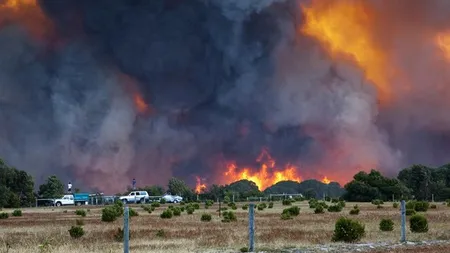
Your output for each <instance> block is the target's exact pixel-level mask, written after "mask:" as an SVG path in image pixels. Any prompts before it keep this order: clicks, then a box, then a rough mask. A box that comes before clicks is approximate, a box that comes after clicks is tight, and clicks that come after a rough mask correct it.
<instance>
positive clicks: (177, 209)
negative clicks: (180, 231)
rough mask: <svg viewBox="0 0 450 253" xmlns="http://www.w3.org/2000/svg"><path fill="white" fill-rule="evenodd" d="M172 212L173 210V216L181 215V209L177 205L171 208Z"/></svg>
mask: <svg viewBox="0 0 450 253" xmlns="http://www.w3.org/2000/svg"><path fill="white" fill-rule="evenodd" d="M172 212H173V215H174V216H180V215H181V209H180V208H179V207H175V208H173V210H172Z"/></svg>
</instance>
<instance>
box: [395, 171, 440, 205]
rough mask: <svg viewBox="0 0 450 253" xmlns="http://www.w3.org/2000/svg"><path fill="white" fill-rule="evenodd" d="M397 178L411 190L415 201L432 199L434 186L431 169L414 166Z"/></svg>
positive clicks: (401, 172)
mask: <svg viewBox="0 0 450 253" xmlns="http://www.w3.org/2000/svg"><path fill="white" fill-rule="evenodd" d="M397 178H398V179H399V180H400V181H401V182H403V183H404V184H405V185H406V186H407V187H408V188H410V189H411V191H412V194H413V196H414V198H415V199H418V200H430V199H431V188H432V185H433V183H432V169H431V168H428V167H426V166H424V165H413V166H411V167H410V168H406V169H403V170H402V171H400V173H399V174H398V177H397Z"/></svg>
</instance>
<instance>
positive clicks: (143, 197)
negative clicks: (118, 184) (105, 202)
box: [119, 191, 150, 204]
mask: <svg viewBox="0 0 450 253" xmlns="http://www.w3.org/2000/svg"><path fill="white" fill-rule="evenodd" d="M119 199H120V201H122V202H123V203H124V204H127V203H145V202H148V200H149V199H150V196H149V195H148V192H146V191H132V192H130V194H128V195H127V196H122V197H120V198H119Z"/></svg>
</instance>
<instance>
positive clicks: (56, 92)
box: [0, 0, 449, 192]
mask: <svg viewBox="0 0 450 253" xmlns="http://www.w3.org/2000/svg"><path fill="white" fill-rule="evenodd" d="M300 2H301V1H294V0H285V1H282V0H261V1H260V0H233V1H232V0H230V1H220V0H211V1H207V0H190V1H186V0H165V1H163V0H152V1H145V0H135V1H118V0H117V1H109V0H97V1H89V0H70V1H69V0H68V1H50V0H48V1H46V0H41V1H40V7H41V8H42V10H43V11H44V12H45V14H46V16H47V17H48V18H49V19H50V20H51V22H52V24H53V25H54V27H55V33H56V36H55V37H56V41H57V43H55V41H53V40H52V41H50V40H44V42H42V41H39V40H36V39H35V38H33V36H31V35H30V34H29V33H28V32H27V30H26V29H24V27H23V24H21V23H14V22H11V23H7V24H6V25H3V26H1V27H0V50H1V54H0V118H1V125H0V143H1V145H0V157H2V158H4V159H5V160H7V161H8V163H9V164H13V165H15V166H16V167H18V168H20V169H24V170H26V171H29V172H31V173H32V174H33V175H34V176H35V177H36V178H37V179H38V182H42V180H44V179H45V178H46V177H47V176H49V175H51V174H56V175H58V176H60V177H61V178H62V179H63V180H72V181H75V185H77V186H82V187H89V188H98V189H100V190H104V191H108V192H117V191H122V190H123V189H124V188H125V187H126V186H127V185H129V184H130V182H131V179H132V178H136V179H137V181H138V184H139V185H147V184H162V185H164V184H165V182H167V179H168V178H170V177H171V176H177V177H181V178H183V179H185V180H187V181H188V182H190V183H191V184H193V182H194V180H195V177H194V176H195V175H199V176H201V177H203V178H206V179H207V182H208V184H211V183H214V182H219V181H220V180H219V179H220V177H221V175H222V173H223V171H224V168H223V167H221V166H220V164H221V162H223V161H224V160H235V161H237V162H238V164H245V165H250V166H252V165H255V164H254V161H255V158H256V157H257V155H258V154H259V152H260V151H261V148H262V147H267V148H268V149H269V150H270V152H271V154H272V155H273V156H274V157H275V158H276V159H277V164H280V165H283V164H285V163H294V164H296V165H298V166H299V174H300V175H302V177H304V178H309V177H314V178H320V177H322V176H323V175H327V176H328V177H330V178H331V179H338V180H340V181H341V182H345V181H346V180H348V179H350V178H351V176H352V175H353V174H354V173H355V172H356V171H358V170H360V169H369V168H372V167H376V168H379V169H381V170H383V171H385V172H390V173H391V174H395V172H396V171H398V170H399V169H400V168H401V166H406V165H409V163H410V162H423V163H427V164H432V165H437V164H439V163H443V162H444V161H445V156H446V151H448V150H449V146H448V144H447V143H448V142H445V141H443V138H442V137H443V136H444V139H445V138H447V139H448V137H449V136H448V135H445V133H446V131H447V130H448V127H447V126H448V122H447V121H446V120H445V117H444V115H445V111H444V110H443V108H442V107H439V108H440V109H439V110H437V111H436V110H435V109H436V107H437V106H441V105H442V103H441V102H438V103H437V104H435V105H433V104H430V103H429V102H430V101H433V99H436V98H439V99H443V97H444V96H445V95H444V94H445V93H444V94H443V93H442V92H438V91H436V90H430V89H422V88H420V89H419V87H424V86H423V85H422V83H421V84H420V85H419V84H418V85H417V88H416V91H417V92H415V93H414V95H416V96H419V95H420V94H421V92H426V93H427V96H428V98H427V99H425V100H423V102H424V105H423V106H420V107H419V106H418V105H415V107H416V110H414V111H412V112H410V111H409V109H410V108H411V106H412V105H411V104H408V103H406V102H404V101H407V100H408V99H409V98H410V96H409V95H408V96H406V98H405V99H402V100H401V102H398V104H395V105H393V106H392V107H390V108H388V109H384V110H381V111H380V110H379V109H378V106H377V96H376V90H375V89H374V88H373V86H372V85H370V84H369V83H367V81H365V78H364V73H363V72H362V71H361V70H360V69H358V68H356V67H355V66H354V64H352V63H350V62H342V61H339V62H337V61H333V60H331V59H330V58H329V57H328V56H327V55H326V53H325V52H324V51H323V50H322V49H321V46H320V45H319V44H318V43H317V42H316V41H314V40H313V39H311V38H307V37H305V36H304V35H302V34H300V33H299V32H298V27H299V26H300V25H301V23H302V22H303V21H302V16H301V12H300V7H299V4H300ZM431 2H433V3H431ZM437 3H438V1H436V2H434V1H430V3H428V4H427V6H428V7H429V8H428V9H429V10H430V12H432V10H434V9H433V8H432V7H434V8H437V6H438V5H437ZM386 6H388V7H386V11H387V12H390V11H392V12H393V10H395V8H397V7H396V6H394V4H392V5H386ZM423 6H424V4H421V3H419V2H417V1H415V3H414V4H411V8H413V7H414V9H415V8H419V7H423ZM430 6H431V7H430ZM441 8H442V7H441ZM388 17H390V16H388ZM437 17H438V16H436V20H437V21H435V22H439V20H438V19H439V18H437ZM393 19H395V17H393ZM424 19H426V20H429V19H427V18H424ZM430 22H431V21H430ZM441 23H442V21H441ZM430 26H433V27H437V25H434V24H430ZM399 27H401V28H403V27H404V25H399ZM399 29H400V28H399ZM411 48H412V49H414V50H416V49H417V47H416V46H414V45H413V46H411ZM389 49H390V50H392V48H389ZM403 49H404V50H406V49H405V48H403ZM393 52H398V54H402V53H410V52H411V51H409V50H406V51H403V52H402V51H393ZM421 54H423V55H426V52H421ZM393 55H394V53H393ZM399 57H400V56H399ZM422 59H424V58H422ZM430 59H434V58H432V57H431V58H430ZM433 64H434V63H433ZM423 65H425V64H423ZM421 67H422V65H421ZM411 68H412V67H411ZM407 70H408V71H409V72H414V69H413V68H412V69H407ZM428 71H432V72H434V73H435V71H434V70H430V69H428ZM416 73H417V71H416ZM422 73H423V72H422ZM417 75H419V74H417ZM442 76H443V75H442V74H440V75H435V76H433V77H432V78H433V79H435V80H433V82H437V83H442V81H440V79H439V78H441V77H442ZM415 77H418V76H415ZM419 77H421V78H422V79H417V80H421V82H424V79H423V78H425V77H424V76H419ZM425 80H430V79H425ZM135 93H138V94H141V96H142V97H143V99H144V100H145V101H146V103H147V104H148V106H149V111H150V112H147V113H142V112H140V111H139V109H138V108H137V107H136V105H135V103H134V102H133V99H134V95H135ZM422 99H423V98H422ZM439 101H440V100H439ZM411 103H414V102H411ZM430 111H436V114H434V113H430ZM411 118H414V119H415V121H414V122H412V123H411V122H409V121H407V120H408V119H411ZM419 119H423V120H419ZM441 119H442V120H441ZM439 120H441V121H442V122H441V123H439V124H437V122H439ZM407 122H409V123H407ZM429 126H432V127H429Z"/></svg>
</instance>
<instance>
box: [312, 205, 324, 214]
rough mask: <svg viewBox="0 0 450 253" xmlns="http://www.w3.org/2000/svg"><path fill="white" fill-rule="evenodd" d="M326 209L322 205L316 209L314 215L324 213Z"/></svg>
mask: <svg viewBox="0 0 450 253" xmlns="http://www.w3.org/2000/svg"><path fill="white" fill-rule="evenodd" d="M324 212H325V211H324V209H323V206H322V205H318V206H316V209H314V213H316V214H319V213H324Z"/></svg>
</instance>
